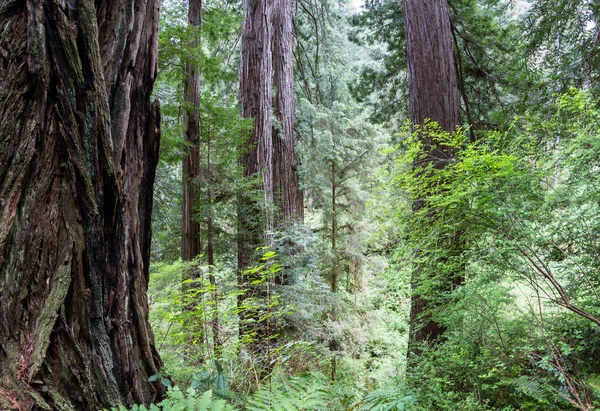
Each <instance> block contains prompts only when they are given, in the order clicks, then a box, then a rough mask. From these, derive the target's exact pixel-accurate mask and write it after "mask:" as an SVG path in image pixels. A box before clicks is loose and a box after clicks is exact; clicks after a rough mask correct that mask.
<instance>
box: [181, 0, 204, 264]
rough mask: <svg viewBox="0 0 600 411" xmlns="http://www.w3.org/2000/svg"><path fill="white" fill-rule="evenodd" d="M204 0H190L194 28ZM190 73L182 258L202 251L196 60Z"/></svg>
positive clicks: (190, 20)
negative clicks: (198, 214)
mask: <svg viewBox="0 0 600 411" xmlns="http://www.w3.org/2000/svg"><path fill="white" fill-rule="evenodd" d="M201 13H202V3H201V1H200V0H189V2H188V23H189V25H190V26H191V27H192V30H194V29H196V30H197V29H198V28H199V27H200V21H201ZM198 44H199V39H198V34H197V32H195V31H194V32H192V34H191V41H190V44H189V46H190V47H192V48H196V47H198ZM185 72H186V77H185V80H184V85H183V94H184V101H185V103H186V108H185V133H184V140H185V141H186V142H187V143H189V146H188V147H187V152H186V154H185V157H184V158H183V167H182V168H183V170H182V171H183V173H182V174H183V199H182V208H183V210H182V215H181V259H182V260H183V261H191V260H193V259H194V258H195V257H196V256H197V255H198V254H200V223H199V222H198V220H197V219H196V217H195V215H194V214H195V213H194V203H195V202H196V201H197V199H198V189H197V188H196V181H195V179H196V178H198V176H199V174H200V147H199V146H200V116H199V114H198V106H199V105H200V94H199V93H200V91H199V84H200V75H199V73H198V67H197V65H196V64H194V62H193V61H187V62H186V64H185Z"/></svg>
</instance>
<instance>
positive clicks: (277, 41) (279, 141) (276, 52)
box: [273, 0, 304, 227]
mask: <svg viewBox="0 0 600 411" xmlns="http://www.w3.org/2000/svg"><path fill="white" fill-rule="evenodd" d="M273 86H274V87H275V98H274V104H273V108H274V113H275V116H276V117H277V120H278V124H277V125H276V126H275V127H273V197H274V198H273V199H274V201H275V219H276V225H277V226H279V227H280V226H282V225H285V224H286V223H288V222H292V221H293V220H295V219H302V218H303V216H304V196H303V193H302V191H301V190H300V186H299V184H298V173H297V166H298V161H297V159H296V155H295V153H294V71H293V54H292V2H291V0H277V1H276V2H275V9H274V12H273Z"/></svg>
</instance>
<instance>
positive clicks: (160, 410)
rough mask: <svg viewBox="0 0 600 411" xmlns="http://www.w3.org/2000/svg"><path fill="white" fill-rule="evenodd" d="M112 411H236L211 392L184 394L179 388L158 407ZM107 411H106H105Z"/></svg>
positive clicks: (138, 407) (119, 408)
mask: <svg viewBox="0 0 600 411" xmlns="http://www.w3.org/2000/svg"><path fill="white" fill-rule="evenodd" d="M111 410H112V411H235V408H233V407H232V406H231V405H229V404H227V403H226V402H225V401H224V400H220V399H215V398H213V394H212V391H211V390H208V391H206V392H204V393H203V394H199V393H196V391H195V390H194V389H193V388H190V389H188V390H187V391H186V393H185V394H184V393H183V392H181V390H180V389H179V388H177V387H175V388H172V389H170V390H169V392H168V394H167V398H166V399H165V400H164V401H163V402H161V403H160V404H159V405H158V406H156V405H154V404H152V405H151V406H150V408H146V406H145V405H134V406H133V407H131V408H130V409H127V408H125V407H124V406H122V405H119V407H118V408H112V409H111ZM105 411H106V410H105Z"/></svg>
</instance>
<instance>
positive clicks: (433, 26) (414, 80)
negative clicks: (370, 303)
mask: <svg viewBox="0 0 600 411" xmlns="http://www.w3.org/2000/svg"><path fill="white" fill-rule="evenodd" d="M404 4H405V6H404V7H405V8H404V12H405V14H404V19H405V20H404V21H405V32H406V47H407V61H408V82H409V100H410V101H409V103H410V119H411V122H412V124H415V125H422V124H423V123H424V122H425V120H426V119H430V120H432V121H435V122H437V123H438V124H439V126H440V128H441V129H442V130H443V131H448V132H452V131H454V130H455V129H456V126H457V125H458V124H459V123H460V100H459V89H458V78H457V73H456V67H455V64H454V54H453V50H452V32H451V26H450V16H449V14H448V4H447V2H446V0H406V2H405V3H404ZM420 138H421V143H422V144H423V150H424V151H425V156H424V157H423V158H420V159H419V160H418V161H419V163H418V164H415V167H423V166H426V165H427V164H430V165H431V166H432V167H435V168H441V167H444V166H445V164H447V162H448V161H449V160H450V158H451V156H452V152H451V150H450V149H449V148H448V147H444V146H441V145H439V144H437V143H436V142H435V141H432V140H431V139H430V138H428V137H427V136H426V135H425V134H423V135H421V136H420ZM423 207H426V202H425V200H424V199H418V200H417V201H415V203H414V205H413V208H414V209H415V211H418V210H421V209H422V208H423ZM429 217H430V218H436V216H435V215H434V214H433V213H429ZM451 241H453V242H455V241H457V239H452V240H451ZM432 258H433V257H432ZM431 275H433V274H432V273H427V272H424V271H423V270H421V269H417V270H416V271H415V272H414V273H413V278H412V288H413V293H414V294H413V297H412V301H411V303H412V305H411V312H410V341H409V344H410V345H411V346H414V344H415V343H418V342H422V341H430V342H431V341H435V340H437V339H438V338H439V337H440V336H441V335H442V333H443V332H444V328H443V327H442V326H441V325H440V324H439V323H438V322H436V321H435V320H434V319H432V318H431V315H430V310H431V309H432V308H434V306H435V301H434V300H435V297H434V296H428V298H424V296H422V295H420V293H419V290H418V287H419V285H420V284H421V282H422V280H423V279H424V278H427V277H428V276H431ZM441 282H442V283H443V282H444V281H441Z"/></svg>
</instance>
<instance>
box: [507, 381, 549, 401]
mask: <svg viewBox="0 0 600 411" xmlns="http://www.w3.org/2000/svg"><path fill="white" fill-rule="evenodd" d="M504 384H505V385H508V386H511V387H513V389H514V390H515V391H516V392H518V393H520V394H522V395H525V396H527V397H529V398H532V399H534V400H535V401H537V402H539V403H541V404H548V398H549V397H550V398H551V397H552V396H554V393H552V392H549V390H548V387H546V386H544V385H543V384H541V383H540V382H539V381H537V380H535V379H533V378H531V377H527V376H521V377H519V378H514V379H510V380H507V381H506V382H505V383H504Z"/></svg>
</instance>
